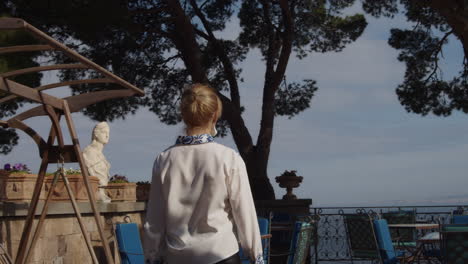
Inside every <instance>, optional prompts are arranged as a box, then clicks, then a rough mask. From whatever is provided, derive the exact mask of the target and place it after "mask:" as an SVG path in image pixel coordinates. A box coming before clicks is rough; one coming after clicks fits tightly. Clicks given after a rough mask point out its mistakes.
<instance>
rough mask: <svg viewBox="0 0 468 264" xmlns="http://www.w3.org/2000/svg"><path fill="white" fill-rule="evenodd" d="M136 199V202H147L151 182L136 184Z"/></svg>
mask: <svg viewBox="0 0 468 264" xmlns="http://www.w3.org/2000/svg"><path fill="white" fill-rule="evenodd" d="M136 186H137V187H136V198H137V201H148V199H149V193H150V189H151V182H149V181H139V182H137V183H136Z"/></svg>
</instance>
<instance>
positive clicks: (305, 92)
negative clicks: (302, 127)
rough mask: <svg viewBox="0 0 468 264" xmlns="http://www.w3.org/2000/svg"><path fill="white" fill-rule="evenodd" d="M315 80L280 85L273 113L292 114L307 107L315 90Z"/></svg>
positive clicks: (290, 116)
mask: <svg viewBox="0 0 468 264" xmlns="http://www.w3.org/2000/svg"><path fill="white" fill-rule="evenodd" d="M317 89H318V88H317V86H316V81H314V80H304V82H303V83H297V82H293V83H290V84H287V85H284V86H282V87H281V88H280V89H278V91H277V92H276V98H275V101H276V102H275V113H276V114H277V115H281V116H284V115H286V116H288V117H289V118H292V117H293V116H295V115H297V114H299V113H300V112H302V111H304V110H305V109H307V108H309V106H310V101H311V99H312V97H313V96H314V93H315V91H317Z"/></svg>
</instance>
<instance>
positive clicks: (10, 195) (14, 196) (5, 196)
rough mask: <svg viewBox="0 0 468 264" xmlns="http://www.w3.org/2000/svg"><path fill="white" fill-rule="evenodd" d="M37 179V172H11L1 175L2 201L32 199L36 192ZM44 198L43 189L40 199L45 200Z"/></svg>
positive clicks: (0, 193) (0, 190)
mask: <svg viewBox="0 0 468 264" xmlns="http://www.w3.org/2000/svg"><path fill="white" fill-rule="evenodd" d="M36 180H37V175H36V174H27V173H11V174H4V175H1V177H0V201H18V202H19V201H30V200H31V198H32V195H33V193H34V187H35V185H36ZM43 188H44V187H43ZM43 190H44V189H43ZM44 198H45V193H44V191H42V192H41V196H40V198H39V199H41V200H43V199H44Z"/></svg>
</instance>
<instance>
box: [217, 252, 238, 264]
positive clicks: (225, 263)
mask: <svg viewBox="0 0 468 264" xmlns="http://www.w3.org/2000/svg"><path fill="white" fill-rule="evenodd" d="M240 263H241V260H240V257H239V253H236V254H234V255H232V256H230V257H229V258H227V259H223V260H221V261H220V262H217V263H216V264H240Z"/></svg>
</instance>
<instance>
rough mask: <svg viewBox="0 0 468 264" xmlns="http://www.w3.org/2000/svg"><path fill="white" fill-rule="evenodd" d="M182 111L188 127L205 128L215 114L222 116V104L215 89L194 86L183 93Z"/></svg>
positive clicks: (200, 85)
mask: <svg viewBox="0 0 468 264" xmlns="http://www.w3.org/2000/svg"><path fill="white" fill-rule="evenodd" d="M180 110H181V113H182V119H183V120H184V122H185V123H186V124H187V125H188V126H190V127H194V126H205V125H206V124H207V123H208V122H210V121H211V120H212V119H213V115H214V114H215V113H216V114H217V116H218V117H219V116H221V111H222V103H221V100H220V99H219V97H218V95H217V94H216V91H215V90H214V89H213V88H211V87H210V86H208V85H205V84H194V85H192V86H191V87H190V88H188V89H185V90H184V91H183V94H182V100H181V105H180Z"/></svg>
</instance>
